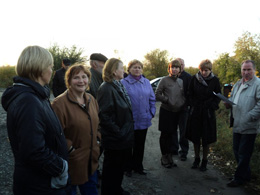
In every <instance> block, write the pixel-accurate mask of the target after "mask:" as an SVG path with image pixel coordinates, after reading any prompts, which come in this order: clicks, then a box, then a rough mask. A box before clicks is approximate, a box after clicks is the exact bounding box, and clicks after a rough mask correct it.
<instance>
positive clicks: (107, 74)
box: [102, 58, 123, 82]
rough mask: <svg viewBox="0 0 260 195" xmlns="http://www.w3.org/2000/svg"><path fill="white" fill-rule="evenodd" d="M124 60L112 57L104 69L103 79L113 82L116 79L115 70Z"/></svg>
mask: <svg viewBox="0 0 260 195" xmlns="http://www.w3.org/2000/svg"><path fill="white" fill-rule="evenodd" d="M120 63H121V64H123V62H122V61H121V60H119V59H116V58H110V59H109V60H107V61H106V63H105V65H104V69H103V75H102V77H103V80H104V81H106V82H111V81H112V80H113V79H114V76H115V75H114V72H115V71H116V70H117V69H118V67H119V64H120Z"/></svg>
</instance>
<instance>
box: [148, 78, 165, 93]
mask: <svg viewBox="0 0 260 195" xmlns="http://www.w3.org/2000/svg"><path fill="white" fill-rule="evenodd" d="M162 78H163V77H158V78H155V79H153V80H151V81H150V84H151V86H152V88H153V91H155V90H156V88H157V86H158V84H159V82H160V81H161V79H162Z"/></svg>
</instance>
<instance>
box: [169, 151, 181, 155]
mask: <svg viewBox="0 0 260 195" xmlns="http://www.w3.org/2000/svg"><path fill="white" fill-rule="evenodd" d="M171 154H172V155H178V154H179V153H178V151H173V152H171Z"/></svg>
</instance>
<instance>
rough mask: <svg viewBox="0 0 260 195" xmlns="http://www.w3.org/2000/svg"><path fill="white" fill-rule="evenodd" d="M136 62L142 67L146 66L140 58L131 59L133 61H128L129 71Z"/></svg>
mask: <svg viewBox="0 0 260 195" xmlns="http://www.w3.org/2000/svg"><path fill="white" fill-rule="evenodd" d="M136 64H139V65H140V66H141V67H142V69H143V68H144V65H143V63H142V62H140V61H139V60H136V59H134V60H131V61H130V62H129V63H128V66H127V72H128V73H129V70H130V68H131V67H132V66H133V65H136Z"/></svg>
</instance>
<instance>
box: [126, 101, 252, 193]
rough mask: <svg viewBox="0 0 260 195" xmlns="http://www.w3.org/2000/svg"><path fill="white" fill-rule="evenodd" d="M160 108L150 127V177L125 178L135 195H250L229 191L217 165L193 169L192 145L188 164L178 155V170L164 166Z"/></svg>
mask: <svg viewBox="0 0 260 195" xmlns="http://www.w3.org/2000/svg"><path fill="white" fill-rule="evenodd" d="M159 105H160V103H159V102H157V104H156V107H157V112H156V116H155V118H154V119H153V121H152V123H153V125H152V126H151V127H150V128H149V130H148V134H147V139H146V145H145V157H144V167H145V168H146V169H147V172H148V174H147V175H146V176H140V175H137V174H133V176H132V177H131V178H128V177H124V186H125V188H126V190H128V191H129V192H131V194H133V195H148V194H149V195H153V194H157V195H172V194H174V195H190V194H192V195H206V194H223V195H233V194H234V195H246V194H252V193H249V192H247V191H246V190H245V189H244V188H243V187H241V188H228V187H226V183H228V182H229V180H228V178H226V177H225V176H223V174H221V173H220V172H219V171H218V170H217V169H216V168H214V167H213V165H211V164H209V165H208V170H207V171H206V172H201V171H199V170H194V169H191V165H192V163H193V160H194V158H193V157H194V152H193V149H192V147H191V143H190V151H189V154H188V159H187V161H180V159H179V157H178V156H174V160H175V163H176V164H177V165H178V167H173V168H171V169H167V168H164V167H162V166H161V164H160V158H161V153H160V148H159V136H160V132H159V131H158V128H157V127H158V115H159Z"/></svg>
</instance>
